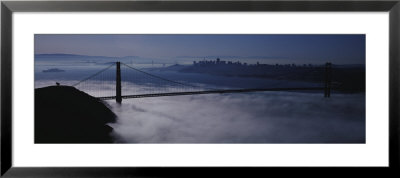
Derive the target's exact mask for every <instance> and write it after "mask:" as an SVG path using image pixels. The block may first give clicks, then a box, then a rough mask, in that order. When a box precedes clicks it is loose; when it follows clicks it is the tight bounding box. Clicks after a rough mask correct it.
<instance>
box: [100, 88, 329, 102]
mask: <svg viewBox="0 0 400 178" xmlns="http://www.w3.org/2000/svg"><path fill="white" fill-rule="evenodd" d="M313 90H324V88H323V87H308V88H253V89H233V90H207V91H194V92H172V93H155V94H141V95H125V96H121V97H122V99H131V98H148V97H160V96H178V95H199V94H214V93H217V94H222V93H244V92H260V91H313ZM97 98H98V99H101V100H112V99H115V98H116V96H105V97H97Z"/></svg>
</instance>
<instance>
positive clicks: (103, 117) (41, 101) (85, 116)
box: [35, 86, 116, 143]
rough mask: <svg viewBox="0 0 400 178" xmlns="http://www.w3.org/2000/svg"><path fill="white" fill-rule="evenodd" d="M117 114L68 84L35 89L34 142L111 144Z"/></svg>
mask: <svg viewBox="0 0 400 178" xmlns="http://www.w3.org/2000/svg"><path fill="white" fill-rule="evenodd" d="M115 119H116V115H115V114H114V113H113V112H112V111H111V110H110V109H109V108H108V107H107V106H106V105H105V104H104V103H102V102H101V101H100V100H98V99H96V98H94V97H92V96H90V95H88V94H86V93H84V92H81V91H79V90H77V89H76V88H74V87H69V86H50V87H44V88H38V89H35V143H111V142H113V140H112V138H111V136H110V132H111V131H112V128H111V127H110V126H108V125H106V124H107V123H110V122H115Z"/></svg>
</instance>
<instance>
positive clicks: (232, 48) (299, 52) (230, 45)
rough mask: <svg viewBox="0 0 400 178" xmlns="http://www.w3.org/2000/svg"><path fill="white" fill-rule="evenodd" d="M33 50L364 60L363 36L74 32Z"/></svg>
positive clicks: (178, 57) (39, 40) (41, 37)
mask: <svg viewBox="0 0 400 178" xmlns="http://www.w3.org/2000/svg"><path fill="white" fill-rule="evenodd" d="M35 54H76V55H88V56H108V57H124V56H136V57H138V58H148V59H156V61H157V62H163V60H165V62H171V61H176V62H179V63H180V62H185V63H191V62H193V61H194V60H196V61H197V60H200V59H202V58H207V59H216V58H217V57H219V58H221V59H223V60H227V61H229V60H231V61H241V62H247V63H255V62H256V61H258V62H260V63H271V64H272V63H296V64H302V63H304V64H305V63H324V62H328V61H329V62H332V63H336V64H365V35H361V34H355V35H339V34H338V35H242V34H238V35H202V34H191V35H186V34H182V35H169V34H165V35H154V34H149V35H108V34H107V35H104V34H96V35H89V34H84V35H78V34H37V35H35Z"/></svg>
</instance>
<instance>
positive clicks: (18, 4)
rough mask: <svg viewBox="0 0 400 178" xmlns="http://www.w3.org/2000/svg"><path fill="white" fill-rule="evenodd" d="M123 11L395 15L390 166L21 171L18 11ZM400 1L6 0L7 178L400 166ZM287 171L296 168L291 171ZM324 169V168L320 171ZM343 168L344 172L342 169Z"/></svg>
mask: <svg viewBox="0 0 400 178" xmlns="http://www.w3.org/2000/svg"><path fill="white" fill-rule="evenodd" d="M121 11H158V12H171V11H180V12H191V11H202V12H211V11H227V12H228V11H248V12H250V11H297V12H303V11H304V12H316V11H321V12H322V11H343V12H352V11H354V12H389V20H390V26H389V66H388V67H389V108H388V109H389V132H390V133H389V167H351V168H348V167H339V168H338V167H335V168H328V167H323V168H322V167H320V168H310V167H246V168H244V167H240V168H236V167H235V168H232V167H223V168H222V167H219V168H205V167H201V168H200V167H198V168H197V167H196V168H195V167H191V168H188V167H186V168H182V167H180V168H178V167H173V168H167V167H152V168H143V167H139V168H138V167H135V168H131V167H118V168H115V167H85V168H78V167H63V168H45V167H41V168H20V167H13V165H12V92H13V89H12V85H11V84H12V31H13V29H12V17H13V12H121ZM399 22H400V1H399V0H394V1H376V0H372V1H322V0H313V1H2V2H1V175H3V176H6V177H130V176H164V175H171V174H183V173H184V174H187V175H188V176H191V175H196V176H199V175H205V176H209V175H211V172H210V171H217V172H213V174H214V173H234V174H237V173H242V174H271V175H274V173H278V174H280V175H285V174H290V173H293V171H296V172H297V173H299V174H307V175H309V174H310V173H313V172H314V174H318V173H317V172H319V171H321V170H322V171H326V172H325V173H324V175H325V174H329V175H333V176H335V175H336V176H339V175H341V174H342V170H343V171H351V172H352V173H357V174H358V173H362V174H369V173H371V172H373V173H379V174H380V173H381V172H391V173H396V172H397V171H396V170H397V169H398V168H399V161H400V156H399V132H400V130H399V118H400V117H399V116H400V115H399V114H400V113H399V109H400V108H399V101H400V90H399V80H400V78H399V75H400V72H399V71H400V46H399V43H400V24H399ZM287 169H290V170H293V171H288V170H287ZM314 169H318V170H316V171H315V170H314ZM336 170H341V171H336Z"/></svg>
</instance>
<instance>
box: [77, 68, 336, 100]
mask: <svg viewBox="0 0 400 178" xmlns="http://www.w3.org/2000/svg"><path fill="white" fill-rule="evenodd" d="M112 67H115V71H113V70H112ZM331 68H332V65H331V63H326V64H325V67H323V68H321V67H319V69H322V70H324V73H325V75H324V76H322V78H323V81H321V86H319V87H268V88H234V89H232V88H209V87H205V86H202V85H200V84H197V85H196V84H192V83H185V82H181V81H176V80H171V79H168V78H166V77H164V76H163V77H162V76H159V75H155V74H152V73H149V72H146V71H144V70H140V69H137V68H134V67H132V66H130V65H128V64H125V63H122V62H112V63H109V66H107V67H105V68H104V69H101V70H99V71H97V72H95V73H94V74H92V75H90V76H88V77H86V78H84V79H82V80H80V81H78V82H77V83H75V84H73V85H72V86H73V87H76V88H78V89H80V90H82V91H85V92H87V93H89V94H91V95H93V96H94V97H96V98H98V99H101V100H114V99H115V100H116V102H117V103H121V102H122V99H131V98H146V97H160V96H178V95H197V94H215V93H217V94H222V93H244V92H261V91H315V90H317V91H321V92H322V91H323V93H324V97H330V93H331ZM122 69H124V71H125V72H121V71H122ZM125 69H126V70H125ZM282 82H287V81H282Z"/></svg>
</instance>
